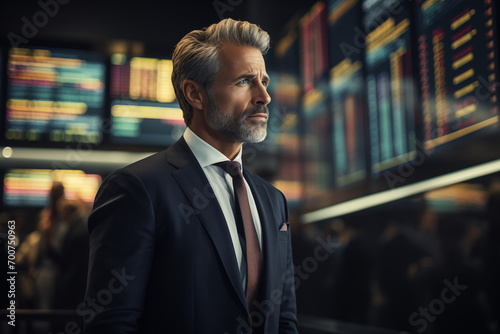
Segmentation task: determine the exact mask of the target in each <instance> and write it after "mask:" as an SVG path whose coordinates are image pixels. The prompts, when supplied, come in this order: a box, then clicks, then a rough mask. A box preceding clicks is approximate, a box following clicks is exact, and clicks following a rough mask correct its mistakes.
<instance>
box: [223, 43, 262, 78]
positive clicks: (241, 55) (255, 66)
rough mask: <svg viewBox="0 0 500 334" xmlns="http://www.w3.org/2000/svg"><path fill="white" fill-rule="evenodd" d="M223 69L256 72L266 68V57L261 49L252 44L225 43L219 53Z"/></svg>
mask: <svg viewBox="0 0 500 334" xmlns="http://www.w3.org/2000/svg"><path fill="white" fill-rule="evenodd" d="M219 60H220V61H221V65H222V67H223V68H222V69H225V70H231V71H238V72H242V73H239V74H244V73H254V74H257V72H261V71H264V73H265V70H266V65H265V61H264V57H263V56H262V53H261V52H260V51H259V49H257V48H254V47H251V46H246V45H245V46H242V45H225V46H223V47H222V48H221V50H220V54H219Z"/></svg>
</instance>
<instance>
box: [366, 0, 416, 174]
mask: <svg viewBox="0 0 500 334" xmlns="http://www.w3.org/2000/svg"><path fill="white" fill-rule="evenodd" d="M409 4H411V3H410V2H408V1H403V0H365V1H363V4H362V8H363V14H364V15H363V28H364V32H363V33H364V34H366V37H365V40H366V42H365V43H366V47H365V64H366V73H367V78H366V85H367V100H368V101H367V108H368V123H369V134H370V159H371V162H370V164H371V172H372V175H373V176H376V175H378V174H379V173H380V172H381V171H383V170H386V169H389V168H392V167H395V166H397V165H400V164H402V163H404V162H406V161H409V160H411V159H414V158H415V157H416V131H415V110H414V109H415V108H414V107H415V95H414V93H415V86H416V85H415V83H414V78H413V76H414V73H413V70H412V47H411V33H410V25H411V20H410V9H411V7H410V6H409Z"/></svg>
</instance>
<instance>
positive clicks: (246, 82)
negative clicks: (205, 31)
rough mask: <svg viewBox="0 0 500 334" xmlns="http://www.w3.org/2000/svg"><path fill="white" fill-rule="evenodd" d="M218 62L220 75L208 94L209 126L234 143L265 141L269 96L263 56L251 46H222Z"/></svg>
mask: <svg viewBox="0 0 500 334" xmlns="http://www.w3.org/2000/svg"><path fill="white" fill-rule="evenodd" d="M219 60H220V63H221V68H220V72H219V74H218V75H217V76H216V77H215V78H214V82H213V86H212V92H211V93H210V92H209V93H208V111H207V114H206V121H207V123H208V125H209V126H210V127H211V128H212V129H214V130H216V131H218V132H220V133H222V134H224V135H226V136H227V137H229V138H230V139H232V140H235V141H237V142H242V143H257V142H260V141H262V140H264V138H266V134H267V119H268V116H269V110H268V108H267V105H268V104H269V102H270V101H271V97H270V96H269V94H268V93H267V85H268V84H269V77H268V75H267V73H266V66H265V63H264V58H263V57H262V54H261V53H260V51H259V50H258V49H256V48H253V47H250V46H237V45H225V46H223V47H222V49H221V50H220V54H219Z"/></svg>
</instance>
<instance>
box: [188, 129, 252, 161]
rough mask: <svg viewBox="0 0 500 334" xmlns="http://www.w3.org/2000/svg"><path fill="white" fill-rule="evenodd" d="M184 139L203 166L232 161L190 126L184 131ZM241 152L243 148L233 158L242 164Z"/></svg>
mask: <svg viewBox="0 0 500 334" xmlns="http://www.w3.org/2000/svg"><path fill="white" fill-rule="evenodd" d="M184 140H185V141H186V143H187V144H188V146H189V148H190V149H191V151H192V152H193V154H194V156H195V158H196V160H198V163H199V164H200V166H201V167H202V168H204V167H207V166H210V165H213V164H215V163H217V162H222V161H230V160H229V159H228V158H227V157H226V156H225V155H224V154H222V153H221V152H220V151H218V150H217V149H215V148H214V147H213V146H211V145H210V144H208V143H207V142H206V141H204V140H203V139H201V138H200V137H198V136H197V135H196V134H195V133H194V132H193V131H192V130H191V129H190V128H186V131H184ZM241 152H242V150H240V151H239V152H238V155H236V157H235V158H234V160H233V161H237V162H239V163H240V165H242V159H241Z"/></svg>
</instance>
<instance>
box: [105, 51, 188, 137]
mask: <svg viewBox="0 0 500 334" xmlns="http://www.w3.org/2000/svg"><path fill="white" fill-rule="evenodd" d="M171 74H172V61H171V60H169V59H156V58H143V57H132V58H128V57H127V56H125V55H123V54H114V55H113V56H112V58H111V84H110V85H111V88H110V89H111V141H112V142H113V143H118V144H133V145H154V146H156V145H158V146H164V145H170V144H173V143H174V142H175V141H177V139H179V138H180V137H181V136H182V134H183V132H184V130H185V125H184V119H183V117H182V110H181V109H180V108H179V105H178V104H177V102H176V100H175V93H174V88H173V86H172V81H171Z"/></svg>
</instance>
